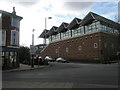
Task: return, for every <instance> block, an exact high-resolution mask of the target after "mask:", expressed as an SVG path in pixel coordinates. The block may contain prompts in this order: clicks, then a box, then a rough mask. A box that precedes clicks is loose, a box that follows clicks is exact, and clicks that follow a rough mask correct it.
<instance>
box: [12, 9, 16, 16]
mask: <svg viewBox="0 0 120 90" xmlns="http://www.w3.org/2000/svg"><path fill="white" fill-rule="evenodd" d="M12 14H14V15H16V12H15V7H13V12H12Z"/></svg>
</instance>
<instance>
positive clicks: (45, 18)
mask: <svg viewBox="0 0 120 90" xmlns="http://www.w3.org/2000/svg"><path fill="white" fill-rule="evenodd" d="M47 19H52V17H45V38H44V41H45V44H46V33H47V32H46V29H47Z"/></svg>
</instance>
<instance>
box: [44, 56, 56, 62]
mask: <svg viewBox="0 0 120 90" xmlns="http://www.w3.org/2000/svg"><path fill="white" fill-rule="evenodd" d="M45 60H47V61H50V62H54V61H55V58H53V57H51V56H46V57H45Z"/></svg>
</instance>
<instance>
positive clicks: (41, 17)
mask: <svg viewBox="0 0 120 90" xmlns="http://www.w3.org/2000/svg"><path fill="white" fill-rule="evenodd" d="M118 1H119V0H0V10H4V11H7V12H12V10H13V6H15V9H16V14H17V15H18V16H22V17H23V19H22V20H21V26H20V45H24V46H30V44H32V29H35V32H34V34H35V45H37V44H42V43H43V40H42V39H40V38H38V36H39V35H40V34H41V33H42V31H43V30H44V28H45V17H52V19H47V29H50V28H51V27H52V26H57V27H58V26H59V25H60V24H61V23H62V22H67V23H70V22H71V21H72V20H73V19H74V18H75V17H78V18H80V19H82V18H84V17H85V15H87V14H88V13H89V12H90V11H92V12H94V13H97V14H99V15H102V16H104V17H106V18H109V19H111V20H115V19H116V18H115V17H117V13H118Z"/></svg>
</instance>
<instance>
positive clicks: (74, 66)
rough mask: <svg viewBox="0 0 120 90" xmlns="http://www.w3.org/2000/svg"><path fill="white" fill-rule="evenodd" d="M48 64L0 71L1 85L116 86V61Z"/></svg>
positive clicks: (8, 86) (31, 86)
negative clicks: (39, 67)
mask: <svg viewBox="0 0 120 90" xmlns="http://www.w3.org/2000/svg"><path fill="white" fill-rule="evenodd" d="M50 64H51V65H52V67H47V68H42V69H35V70H29V71H19V72H18V71H17V72H4V73H3V74H2V81H3V82H2V86H3V88H117V87H118V64H81V63H56V62H52V63H50Z"/></svg>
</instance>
